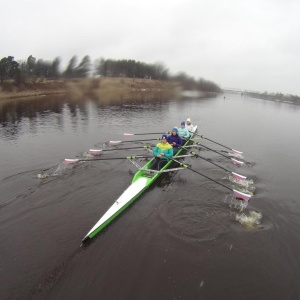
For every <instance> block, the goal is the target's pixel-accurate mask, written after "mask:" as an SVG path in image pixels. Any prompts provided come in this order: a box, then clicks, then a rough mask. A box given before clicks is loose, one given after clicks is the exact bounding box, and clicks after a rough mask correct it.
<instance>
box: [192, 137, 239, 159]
mask: <svg viewBox="0 0 300 300" xmlns="http://www.w3.org/2000/svg"><path fill="white" fill-rule="evenodd" d="M195 135H197V136H200V137H201V138H202V139H205V140H208V141H210V142H213V143H215V144H217V145H220V146H222V147H224V148H226V149H229V150H231V151H232V152H233V153H235V154H243V152H241V151H238V150H235V149H232V148H229V147H227V146H225V145H223V144H220V143H218V142H215V141H213V140H211V139H209V138H207V137H205V136H204V135H203V134H197V133H195Z"/></svg>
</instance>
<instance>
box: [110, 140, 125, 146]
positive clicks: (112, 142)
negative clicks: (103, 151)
mask: <svg viewBox="0 0 300 300" xmlns="http://www.w3.org/2000/svg"><path fill="white" fill-rule="evenodd" d="M120 143H122V141H109V144H112V145H117V144H120Z"/></svg>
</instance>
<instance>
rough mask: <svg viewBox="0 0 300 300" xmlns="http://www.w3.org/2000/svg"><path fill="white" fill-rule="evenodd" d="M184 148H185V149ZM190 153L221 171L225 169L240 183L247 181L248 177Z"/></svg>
mask: <svg viewBox="0 0 300 300" xmlns="http://www.w3.org/2000/svg"><path fill="white" fill-rule="evenodd" d="M183 148H184V147H183ZM190 153H191V154H193V155H194V156H195V157H197V158H201V159H204V160H206V161H207V162H209V163H211V164H213V165H215V166H217V167H219V168H221V169H223V170H225V171H227V172H229V173H230V174H231V176H232V177H234V178H236V179H238V180H240V181H244V180H246V179H247V177H246V176H243V175H240V174H238V173H235V172H231V171H230V170H228V169H226V168H224V167H222V166H220V165H218V164H216V163H214V162H212V161H211V160H209V159H207V158H205V157H202V156H201V155H199V154H197V153H196V152H193V151H190Z"/></svg>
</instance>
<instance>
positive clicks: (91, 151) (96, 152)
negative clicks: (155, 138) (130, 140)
mask: <svg viewBox="0 0 300 300" xmlns="http://www.w3.org/2000/svg"><path fill="white" fill-rule="evenodd" d="M147 148H151V146H143V147H128V148H115V149H90V150H89V151H88V153H89V154H100V153H101V152H104V151H117V150H129V149H147Z"/></svg>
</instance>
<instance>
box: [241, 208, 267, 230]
mask: <svg viewBox="0 0 300 300" xmlns="http://www.w3.org/2000/svg"><path fill="white" fill-rule="evenodd" d="M261 219H262V214H261V213H260V212H257V211H254V210H252V211H249V213H248V214H246V213H241V214H237V215H236V216H235V220H236V221H238V222H239V223H240V224H241V225H242V226H243V227H245V228H248V229H255V228H259V227H260V224H261Z"/></svg>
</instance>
